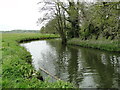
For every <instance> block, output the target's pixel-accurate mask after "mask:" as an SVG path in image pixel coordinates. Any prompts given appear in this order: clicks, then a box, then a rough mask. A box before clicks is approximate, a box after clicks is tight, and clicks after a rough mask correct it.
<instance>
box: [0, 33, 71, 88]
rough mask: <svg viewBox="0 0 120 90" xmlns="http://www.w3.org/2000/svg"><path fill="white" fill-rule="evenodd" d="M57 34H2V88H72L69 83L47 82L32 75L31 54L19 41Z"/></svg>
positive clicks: (33, 71) (54, 36)
mask: <svg viewBox="0 0 120 90" xmlns="http://www.w3.org/2000/svg"><path fill="white" fill-rule="evenodd" d="M56 37H58V36H57V35H49V34H48V35H42V34H34V33H30V34H29V33H26V34H7V33H6V34H2V47H1V48H0V49H1V51H2V59H1V61H0V63H1V65H2V69H1V70H2V82H1V81H0V83H1V84H0V85H2V88H72V87H73V86H72V85H71V84H70V83H67V82H63V81H57V82H54V83H49V82H48V81H44V82H43V81H40V80H38V79H37V78H36V76H35V75H34V74H35V73H36V71H35V70H34V68H33V66H32V65H31V55H30V53H29V52H28V51H26V49H25V48H23V47H21V46H20V45H19V43H20V42H24V41H29V40H39V39H50V38H56Z"/></svg>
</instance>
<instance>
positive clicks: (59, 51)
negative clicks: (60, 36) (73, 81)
mask: <svg viewBox="0 0 120 90" xmlns="http://www.w3.org/2000/svg"><path fill="white" fill-rule="evenodd" d="M47 43H48V44H49V45H50V46H51V47H52V48H53V47H54V49H55V51H56V61H55V62H54V65H55V70H56V76H57V77H59V78H62V79H64V76H63V74H65V73H66V72H67V68H66V67H67V60H68V58H67V57H68V52H67V48H66V46H64V45H61V42H60V41H59V40H56V41H53V40H50V41H47Z"/></svg>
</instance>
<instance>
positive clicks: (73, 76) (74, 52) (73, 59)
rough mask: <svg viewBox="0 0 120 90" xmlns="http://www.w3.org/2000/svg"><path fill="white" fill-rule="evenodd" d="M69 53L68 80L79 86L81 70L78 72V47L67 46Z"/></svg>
mask: <svg viewBox="0 0 120 90" xmlns="http://www.w3.org/2000/svg"><path fill="white" fill-rule="evenodd" d="M68 51H69V52H70V53H71V54H70V59H69V60H68V73H69V77H68V79H69V80H68V81H70V82H73V83H74V84H75V85H76V86H78V87H79V82H80V81H82V79H83V78H82V77H83V76H82V72H81V73H79V72H78V49H75V48H72V47H68Z"/></svg>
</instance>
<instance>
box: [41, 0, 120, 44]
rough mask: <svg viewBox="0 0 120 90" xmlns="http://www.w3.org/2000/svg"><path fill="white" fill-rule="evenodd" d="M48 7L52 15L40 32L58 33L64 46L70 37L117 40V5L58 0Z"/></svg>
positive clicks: (119, 35) (119, 5)
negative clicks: (61, 0) (62, 0)
mask: <svg viewBox="0 0 120 90" xmlns="http://www.w3.org/2000/svg"><path fill="white" fill-rule="evenodd" d="M47 4H49V5H51V7H53V8H52V9H50V8H47V9H50V10H51V12H54V13H52V15H51V18H50V20H49V22H48V23H47V24H46V25H45V26H44V27H42V28H41V30H40V32H41V33H54V34H56V33H57V34H59V35H60V37H61V39H62V42H63V43H67V40H69V39H71V38H80V39H82V40H89V39H93V38H94V39H96V40H97V39H98V38H105V39H111V40H113V39H120V2H94V3H90V2H80V1H79V0H77V1H76V0H75V1H74V0H67V2H60V1H58V0H57V1H54V2H52V3H48V2H47ZM46 7H47V6H46ZM45 17H47V16H45ZM47 19H48V17H47ZM47 19H45V18H44V20H47ZM44 20H43V21H44Z"/></svg>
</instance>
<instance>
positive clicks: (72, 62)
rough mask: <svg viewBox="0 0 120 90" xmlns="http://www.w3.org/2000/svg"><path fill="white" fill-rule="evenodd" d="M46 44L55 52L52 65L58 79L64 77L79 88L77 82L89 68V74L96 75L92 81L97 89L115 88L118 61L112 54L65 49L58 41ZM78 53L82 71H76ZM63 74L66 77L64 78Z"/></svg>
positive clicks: (80, 49)
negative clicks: (54, 59)
mask: <svg viewBox="0 0 120 90" xmlns="http://www.w3.org/2000/svg"><path fill="white" fill-rule="evenodd" d="M47 43H48V44H49V45H50V46H51V47H52V48H54V49H55V51H56V57H57V59H56V62H55V64H54V65H55V67H56V68H55V70H56V75H57V76H58V77H64V78H65V79H68V81H70V82H73V83H75V84H76V85H77V86H79V85H78V84H79V82H81V81H82V80H83V79H84V77H83V73H84V72H85V70H87V67H90V69H91V71H90V72H91V73H93V74H94V73H97V74H98V75H97V77H95V78H94V81H95V83H96V84H98V85H99V87H103V88H110V87H112V86H113V85H114V87H117V84H118V81H117V80H118V79H119V78H118V75H120V74H119V72H118V71H119V70H118V69H119V63H120V61H119V60H118V57H117V56H115V55H114V54H112V53H111V54H109V53H105V52H102V51H99V50H94V49H88V48H78V47H77V48H76V47H72V46H70V47H68V46H67V47H66V46H63V45H61V43H60V42H59V41H48V42H47ZM78 53H81V60H82V61H84V62H82V63H81V64H83V68H84V71H82V70H80V71H79V70H78V68H79V66H78V64H79V61H78V60H80V59H79V55H78ZM118 56H120V55H118ZM81 60H80V61H81ZM64 73H66V74H68V76H64Z"/></svg>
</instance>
